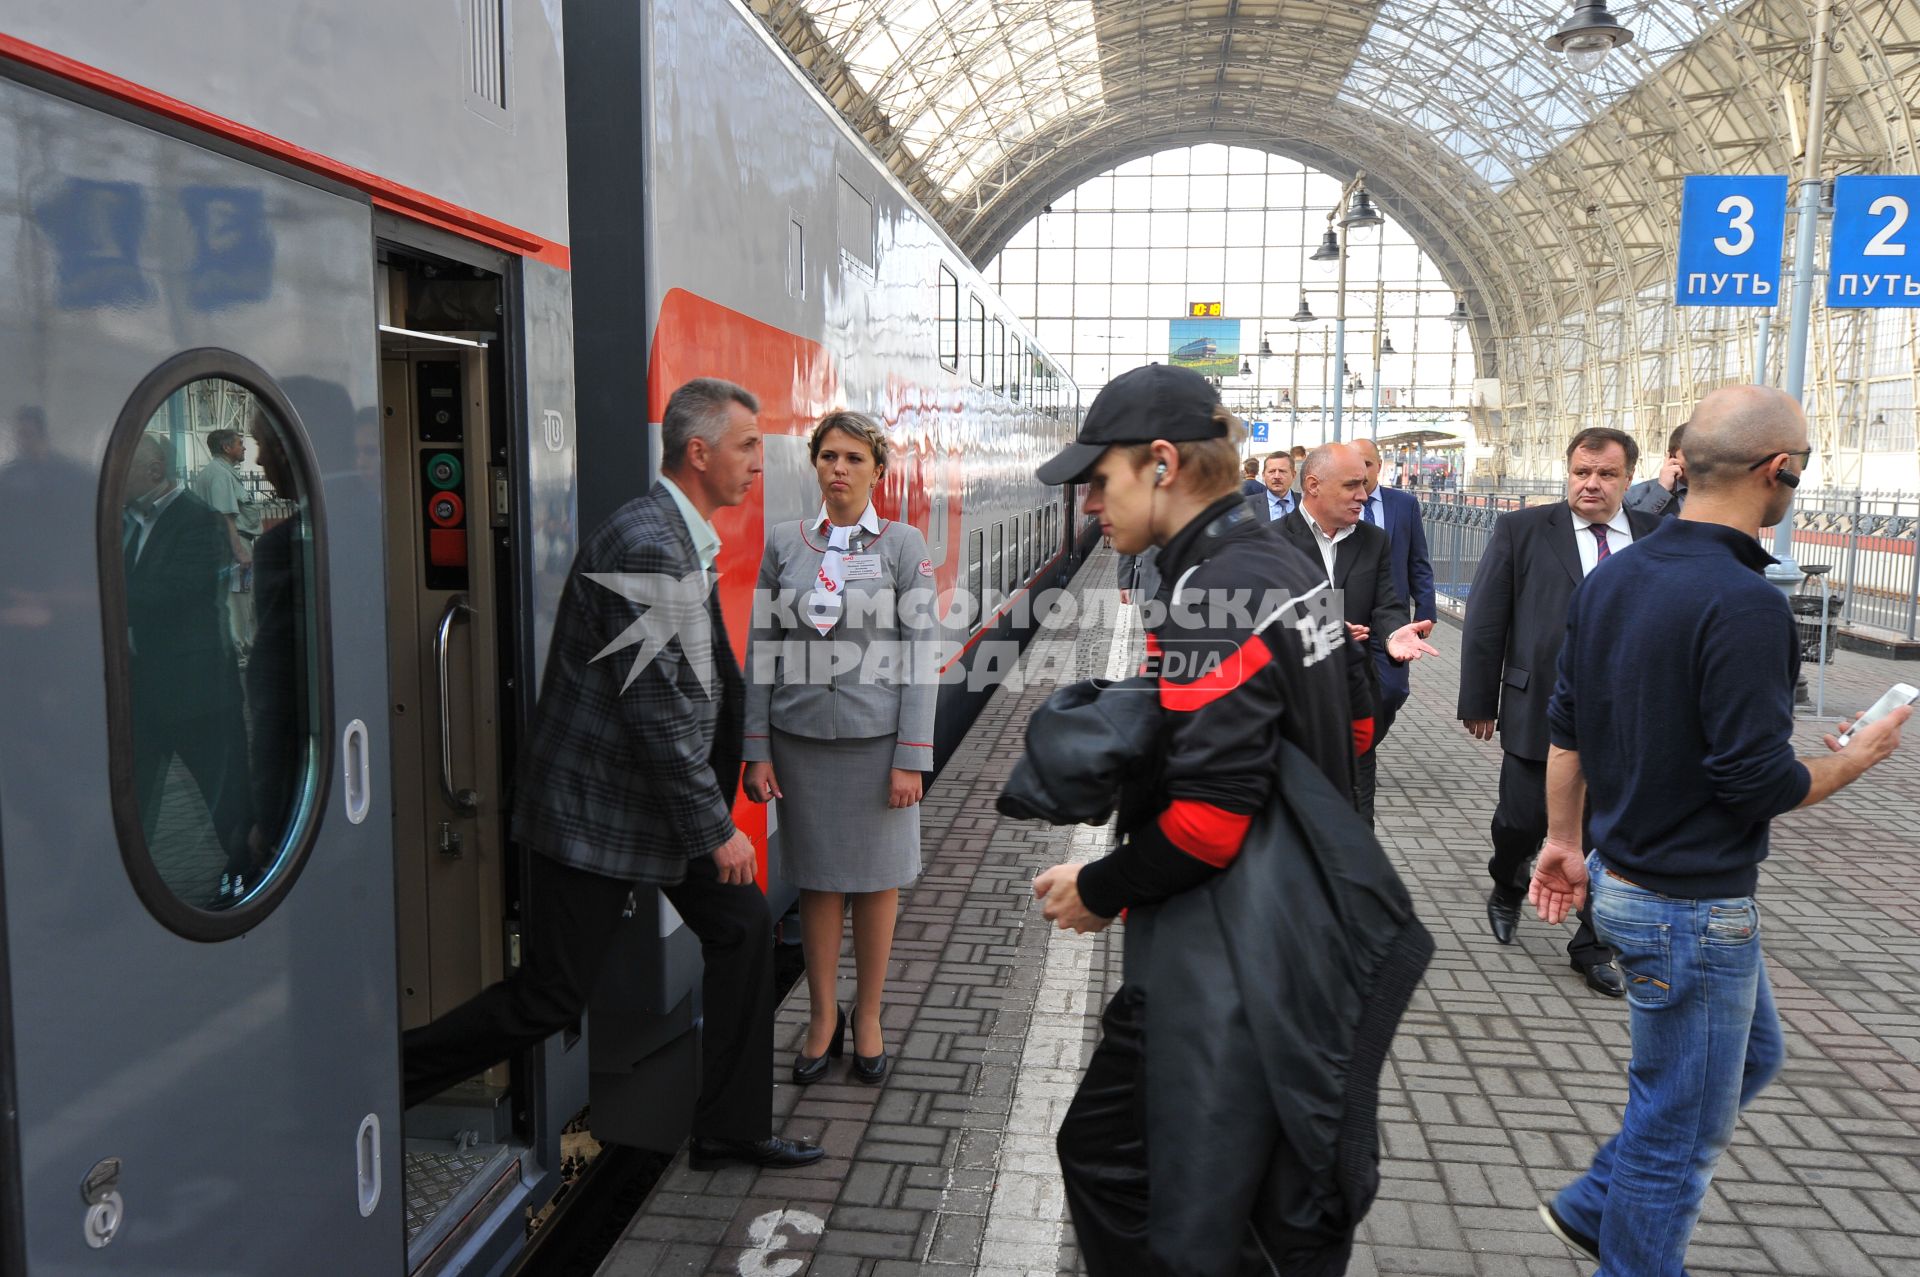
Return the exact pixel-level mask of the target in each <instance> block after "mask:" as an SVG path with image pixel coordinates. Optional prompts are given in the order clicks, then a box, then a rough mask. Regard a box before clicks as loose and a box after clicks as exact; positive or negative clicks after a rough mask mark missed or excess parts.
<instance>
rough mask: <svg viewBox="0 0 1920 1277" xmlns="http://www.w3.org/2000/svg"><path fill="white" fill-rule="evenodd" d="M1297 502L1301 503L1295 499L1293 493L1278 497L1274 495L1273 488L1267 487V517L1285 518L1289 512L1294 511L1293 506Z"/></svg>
mask: <svg viewBox="0 0 1920 1277" xmlns="http://www.w3.org/2000/svg"><path fill="white" fill-rule="evenodd" d="M1297 504H1299V503H1298V502H1297V501H1296V500H1295V499H1294V495H1293V493H1291V492H1289V493H1287V495H1286V496H1284V497H1276V496H1274V495H1273V489H1272V488H1268V489H1267V517H1268V518H1270V519H1284V518H1286V517H1287V516H1288V515H1289V514H1292V513H1293V508H1294V506H1295V505H1297Z"/></svg>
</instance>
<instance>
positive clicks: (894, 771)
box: [745, 411, 939, 1085]
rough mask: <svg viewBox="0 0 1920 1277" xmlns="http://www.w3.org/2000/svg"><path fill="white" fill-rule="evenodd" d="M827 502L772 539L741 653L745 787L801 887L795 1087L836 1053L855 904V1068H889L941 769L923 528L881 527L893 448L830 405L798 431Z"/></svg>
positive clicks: (861, 1075) (813, 1077)
mask: <svg viewBox="0 0 1920 1277" xmlns="http://www.w3.org/2000/svg"><path fill="white" fill-rule="evenodd" d="M807 448H808V452H809V454H810V455H811V456H812V458H813V466H814V471H815V473H816V475H817V476H818V477H819V481H820V494H821V496H822V497H823V498H824V500H823V502H822V504H821V506H820V512H819V513H818V514H816V515H815V516H814V517H812V518H811V519H805V520H801V521H798V522H794V523H782V524H780V525H778V526H777V527H775V528H773V529H772V530H771V532H769V534H768V536H767V549H766V553H765V555H763V556H762V557H761V560H760V580H759V585H758V589H757V591H756V594H755V599H756V602H755V606H754V628H753V641H752V646H751V647H750V648H749V649H748V655H747V706H746V749H745V757H746V760H747V776H746V791H747V797H749V798H751V799H753V800H754V801H755V802H767V801H768V800H770V799H779V800H780V807H779V824H778V828H779V832H780V842H781V846H782V848H783V856H784V864H785V869H786V873H787V876H788V877H789V878H790V879H791V880H792V881H793V883H794V884H795V885H796V886H798V887H799V888H800V923H801V943H802V946H803V947H804V950H805V953H806V960H807V992H808V995H809V997H810V999H811V1002H812V1010H813V1017H812V1021H811V1022H810V1023H809V1025H808V1027H807V1037H806V1041H805V1042H804V1043H803V1044H802V1046H801V1050H800V1054H799V1057H798V1058H797V1059H796V1060H795V1061H794V1064H793V1080H794V1081H795V1082H798V1083H801V1084H802V1085H804V1084H806V1083H809V1082H816V1081H818V1080H819V1079H820V1078H822V1077H824V1076H826V1072H827V1057H828V1056H830V1055H831V1056H838V1055H840V1054H841V1052H842V1050H843V1049H844V1045H843V1044H844V1041H845V1035H846V1017H845V1015H844V1014H843V1013H842V1011H841V1010H840V1006H839V994H838V988H837V980H836V977H837V975H838V973H839V965H840V940H841V928H842V920H843V918H844V916H845V913H846V901H847V898H848V897H852V900H853V957H854V969H855V972H856V984H855V993H854V1004H853V1007H854V1009H853V1054H854V1060H853V1070H852V1072H853V1076H854V1077H856V1078H858V1079H859V1080H860V1081H862V1082H878V1081H880V1079H881V1078H883V1077H885V1076H886V1072H887V1052H886V1046H885V1043H884V1042H883V1041H882V1038H881V1029H880V995H881V992H882V989H883V986H884V985H885V982H886V973H887V960H888V958H889V956H890V955H891V954H892V951H893V926H894V916H895V913H896V911H897V909H898V907H899V898H900V888H901V887H903V886H905V885H907V884H908V883H910V882H912V881H913V880H914V879H915V878H916V877H918V876H919V873H920V808H919V802H920V793H921V782H922V773H924V772H928V771H931V770H932V769H933V713H934V695H935V692H936V690H937V680H938V677H939V676H938V671H937V670H936V669H935V668H933V656H932V652H933V648H932V640H934V639H936V638H937V637H938V636H939V630H938V624H937V620H936V614H935V610H934V587H933V565H932V563H931V562H929V561H928V558H927V543H926V539H925V538H924V537H922V536H921V535H920V533H919V531H918V530H917V529H915V528H913V527H912V526H910V525H908V524H905V523H901V522H898V521H895V520H889V519H882V518H881V517H880V516H879V515H878V514H877V513H876V512H875V511H874V508H873V500H872V497H873V490H874V487H875V485H876V484H877V483H878V482H879V481H880V478H881V476H883V475H884V474H885V473H886V469H887V440H886V436H885V435H884V434H883V433H881V430H880V427H879V426H878V425H877V424H876V423H875V422H874V421H873V420H872V419H871V418H869V417H866V416H864V415H862V414H861V413H857V412H845V411H841V412H830V413H828V414H827V415H826V416H825V417H822V418H821V419H820V423H819V424H818V425H816V426H815V427H814V429H813V434H812V435H811V436H810V437H809V439H808V441H807Z"/></svg>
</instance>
